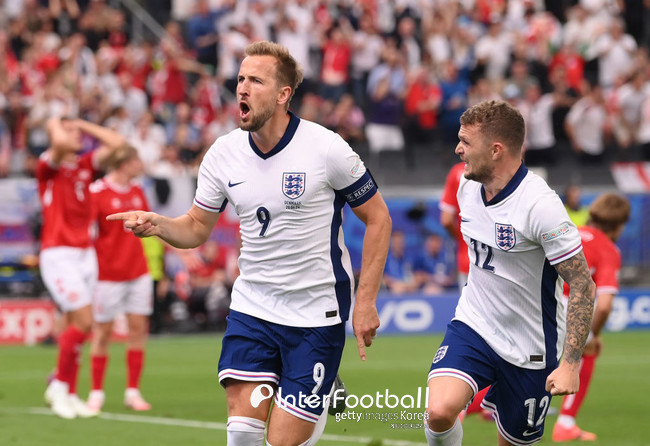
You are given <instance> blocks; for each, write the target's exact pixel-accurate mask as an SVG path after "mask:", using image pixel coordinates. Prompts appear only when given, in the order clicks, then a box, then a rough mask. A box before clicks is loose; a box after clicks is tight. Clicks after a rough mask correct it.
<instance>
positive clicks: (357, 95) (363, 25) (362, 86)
mask: <svg viewBox="0 0 650 446" xmlns="http://www.w3.org/2000/svg"><path fill="white" fill-rule="evenodd" d="M383 48H384V40H383V39H382V37H381V36H380V35H379V33H378V32H377V27H376V26H375V24H374V23H373V21H372V18H371V17H370V16H369V15H362V16H361V17H359V29H358V30H356V31H355V33H354V36H353V37H352V61H351V67H350V68H351V80H350V81H351V84H352V93H353V94H354V100H355V102H356V103H357V105H359V106H360V107H361V108H362V109H363V110H364V111H365V110H366V109H367V106H368V93H367V91H366V87H367V85H368V76H369V75H370V71H371V70H372V69H373V68H374V67H376V66H377V65H379V63H380V62H381V53H382V50H383Z"/></svg>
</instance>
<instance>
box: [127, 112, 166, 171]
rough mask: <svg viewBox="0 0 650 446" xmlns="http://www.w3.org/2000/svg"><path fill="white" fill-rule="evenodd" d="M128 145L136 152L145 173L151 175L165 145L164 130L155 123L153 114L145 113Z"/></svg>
mask: <svg viewBox="0 0 650 446" xmlns="http://www.w3.org/2000/svg"><path fill="white" fill-rule="evenodd" d="M129 143H130V144H131V145H133V147H135V148H136V149H137V150H138V155H139V156H140V159H141V160H142V162H143V164H144V170H145V173H147V174H151V172H152V171H153V170H154V169H155V165H156V163H157V162H158V161H159V160H160V159H161V157H162V151H163V148H164V147H165V145H166V144H167V137H166V134H165V128H164V127H163V126H162V125H161V124H158V123H157V122H156V120H155V116H154V114H153V112H151V111H150V110H147V111H145V112H144V114H143V115H142V117H141V118H140V119H139V120H138V121H137V123H136V126H135V131H134V132H133V134H132V135H131V137H130V138H129Z"/></svg>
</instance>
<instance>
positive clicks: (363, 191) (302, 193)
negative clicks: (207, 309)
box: [194, 114, 377, 327]
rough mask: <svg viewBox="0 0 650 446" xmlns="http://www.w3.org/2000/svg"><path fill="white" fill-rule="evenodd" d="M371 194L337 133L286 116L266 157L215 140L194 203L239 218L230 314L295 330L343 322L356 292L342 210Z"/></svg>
mask: <svg viewBox="0 0 650 446" xmlns="http://www.w3.org/2000/svg"><path fill="white" fill-rule="evenodd" d="M376 192H377V188H376V185H375V183H374V181H373V179H372V177H371V176H370V173H369V172H367V171H366V168H365V166H364V164H363V162H362V161H361V159H360V158H359V156H358V155H357V154H356V153H355V152H354V151H353V150H352V149H351V148H350V146H349V145H348V144H347V143H346V142H345V141H344V140H343V139H342V138H341V137H340V136H339V135H337V134H336V133H334V132H332V131H330V130H327V129H326V128H324V127H322V126H320V125H318V124H315V123H313V122H310V121H305V120H301V119H299V118H298V117H296V116H295V115H293V114H291V120H290V123H289V126H288V128H287V130H286V132H285V134H284V136H283V138H282V140H281V141H280V142H279V143H278V145H277V146H276V147H274V148H273V150H271V151H270V152H269V153H266V154H264V153H262V152H261V151H260V150H259V149H258V148H257V147H256V146H255V143H254V142H253V139H252V137H251V136H250V133H249V132H245V131H242V130H240V129H236V130H233V131H232V132H230V133H229V134H227V135H224V136H222V137H220V138H218V139H217V140H216V141H215V143H214V144H213V145H212V147H210V149H209V151H208V152H207V153H206V155H205V157H204V159H203V162H202V163H201V167H200V170H199V177H198V186H197V191H196V196H195V198H194V204H195V205H196V206H198V207H200V208H202V209H205V210H207V211H212V212H221V211H223V210H224V208H225V206H226V204H227V203H230V204H231V205H233V206H234V207H235V211H236V212H237V215H238V216H239V218H240V232H241V238H242V248H241V254H240V257H239V269H240V271H241V275H240V276H239V277H238V278H237V280H236V281H235V284H234V287H233V291H232V303H231V309H233V310H236V311H240V312H242V313H246V314H249V315H252V316H255V317H258V318H260V319H264V320H266V321H270V322H274V323H278V324H283V325H289V326H294V327H318V326H328V325H334V324H337V323H340V322H341V321H345V320H347V318H348V313H349V310H350V301H351V297H352V293H353V290H354V276H353V272H352V265H351V263H350V256H349V254H348V251H347V249H346V247H345V245H344V241H343V231H342V228H341V223H342V216H343V214H342V209H343V206H344V205H345V203H349V204H350V205H351V206H352V207H355V206H359V205H361V204H363V203H365V202H366V201H367V200H368V199H370V198H371V197H372V196H373V195H374V194H375V193H376Z"/></svg>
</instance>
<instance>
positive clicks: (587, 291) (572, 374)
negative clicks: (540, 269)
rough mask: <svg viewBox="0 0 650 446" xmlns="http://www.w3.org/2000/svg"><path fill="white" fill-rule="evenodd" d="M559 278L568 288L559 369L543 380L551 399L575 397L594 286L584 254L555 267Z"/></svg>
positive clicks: (590, 317)
mask: <svg viewBox="0 0 650 446" xmlns="http://www.w3.org/2000/svg"><path fill="white" fill-rule="evenodd" d="M555 269H556V270H557V272H558V273H559V274H560V276H561V277H562V278H563V279H564V280H565V281H566V282H567V283H568V284H569V288H570V291H569V303H568V309H567V321H566V327H567V332H566V339H565V341H564V354H563V356H562V362H561V363H560V366H559V367H558V368H557V369H555V370H554V371H553V372H552V373H551V374H550V375H549V376H548V379H547V380H546V390H548V391H549V392H551V394H552V395H567V394H572V393H576V392H577V391H578V387H579V386H580V379H579V376H578V375H579V369H580V359H581V358H582V351H583V349H584V346H585V342H586V341H587V337H588V336H589V332H590V331H591V319H592V317H593V314H594V299H595V297H596V284H595V283H594V281H593V280H592V279H591V274H589V267H588V266H587V261H586V259H585V255H584V253H582V252H580V253H579V254H576V255H575V256H573V257H571V258H570V259H567V260H565V261H563V262H560V263H558V264H557V265H555Z"/></svg>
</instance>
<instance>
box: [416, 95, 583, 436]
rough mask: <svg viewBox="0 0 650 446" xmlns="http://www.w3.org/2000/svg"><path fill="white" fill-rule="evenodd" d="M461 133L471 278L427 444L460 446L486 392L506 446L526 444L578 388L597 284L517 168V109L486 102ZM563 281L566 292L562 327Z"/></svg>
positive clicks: (434, 386) (440, 377) (439, 373)
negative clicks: (475, 401) (465, 416)
mask: <svg viewBox="0 0 650 446" xmlns="http://www.w3.org/2000/svg"><path fill="white" fill-rule="evenodd" d="M460 124H461V128H460V131H459V132H458V138H459V140H460V142H459V143H458V145H457V146H456V154H457V155H459V156H460V158H461V160H462V161H463V162H464V163H465V169H464V173H463V178H461V181H460V185H459V188H458V203H459V208H460V216H461V232H462V234H463V237H464V239H465V241H466V242H467V245H468V247H469V249H468V251H469V259H470V271H469V275H468V280H467V284H466V285H465V287H463V290H462V292H461V297H460V299H459V301H458V306H457V308H456V314H455V316H454V318H453V320H452V321H451V322H450V323H449V325H448V327H447V332H446V333H445V338H444V340H443V341H442V344H441V345H440V348H439V349H438V351H437V352H436V354H435V356H434V358H433V363H432V365H431V369H430V372H429V382H428V385H429V402H428V408H427V413H428V422H427V425H426V426H425V435H426V438H427V441H428V444H429V445H432V446H433V445H444V446H447V445H460V444H461V442H462V437H463V428H462V424H461V423H460V421H459V420H458V414H459V413H460V412H461V410H462V409H463V408H464V407H465V406H466V405H467V404H468V403H469V402H470V400H471V399H472V397H473V396H474V395H475V394H476V392H477V391H478V390H479V389H483V388H484V387H487V386H491V387H490V390H489V391H488V393H487V394H486V396H485V398H484V400H483V403H482V405H481V406H482V407H483V408H484V409H488V410H490V411H492V412H493V414H494V418H495V420H496V425H497V430H498V444H499V446H506V445H529V444H533V443H535V442H537V441H539V440H540V439H541V437H542V434H543V432H544V419H545V416H546V413H547V411H548V408H549V404H550V399H551V396H552V395H565V394H571V393H575V392H576V391H577V390H578V386H579V366H580V358H581V355H582V350H583V348H584V345H585V341H586V339H587V335H588V334H589V330H590V326H591V318H592V313H593V306H594V297H595V285H594V282H593V281H592V279H591V275H590V273H589V268H588V266H587V263H586V261H585V257H584V254H583V252H582V245H581V241H580V235H579V234H578V231H577V228H576V227H575V225H574V224H573V223H571V220H570V219H569V216H568V215H567V213H566V210H565V209H564V206H563V205H562V201H561V200H560V198H559V197H558V196H557V194H555V192H553V191H552V190H551V189H550V188H549V187H548V185H547V184H546V183H545V182H544V180H542V179H541V178H540V177H538V176H537V175H535V174H533V173H532V172H529V171H528V169H527V168H526V166H525V165H524V164H523V163H522V161H521V146H522V144H523V141H524V134H525V124H524V120H523V118H522V116H521V114H520V113H519V111H518V110H517V109H515V108H514V107H512V106H511V105H509V104H507V103H506V102H503V101H487V102H483V103H480V104H477V105H475V106H473V107H471V108H469V109H468V110H467V111H465V113H464V114H463V115H462V116H461V118H460ZM562 279H564V280H565V281H566V282H567V283H568V284H569V286H570V287H571V292H570V296H569V303H568V311H567V316H566V323H565V319H564V311H563V308H564V306H563V302H562V284H563V282H562ZM565 335H566V336H565ZM560 356H562V360H561V361H560Z"/></svg>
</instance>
